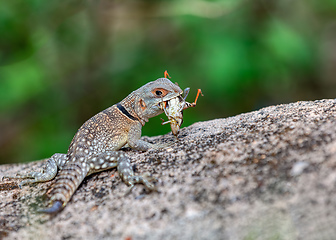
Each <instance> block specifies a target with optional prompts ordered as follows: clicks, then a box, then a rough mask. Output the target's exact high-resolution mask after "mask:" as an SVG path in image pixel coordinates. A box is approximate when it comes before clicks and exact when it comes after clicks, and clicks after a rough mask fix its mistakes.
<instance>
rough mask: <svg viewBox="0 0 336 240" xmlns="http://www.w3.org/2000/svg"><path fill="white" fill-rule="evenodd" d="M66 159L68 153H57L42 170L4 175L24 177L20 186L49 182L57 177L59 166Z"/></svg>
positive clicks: (16, 177)
mask: <svg viewBox="0 0 336 240" xmlns="http://www.w3.org/2000/svg"><path fill="white" fill-rule="evenodd" d="M66 160H67V155H66V154H60V153H56V154H54V155H53V156H51V157H50V158H49V159H48V161H47V162H46V164H45V165H44V166H43V169H42V170H41V171H40V172H29V173H25V174H21V173H17V175H16V176H4V178H8V179H24V180H23V181H21V182H20V183H19V187H20V188H22V186H23V185H26V184H30V183H38V182H47V181H50V180H52V179H54V178H55V176H56V174H57V170H58V168H61V167H62V165H64V163H65V161H66Z"/></svg>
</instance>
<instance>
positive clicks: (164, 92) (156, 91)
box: [152, 88, 169, 98]
mask: <svg viewBox="0 0 336 240" xmlns="http://www.w3.org/2000/svg"><path fill="white" fill-rule="evenodd" d="M152 93H153V95H154V96H155V97H157V98H162V97H164V96H166V95H167V94H168V93H169V91H167V90H166V89H164V88H154V89H153V90H152Z"/></svg>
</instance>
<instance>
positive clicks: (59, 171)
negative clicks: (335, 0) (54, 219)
mask: <svg viewBox="0 0 336 240" xmlns="http://www.w3.org/2000/svg"><path fill="white" fill-rule="evenodd" d="M165 76H166V74H165ZM182 93H183V91H182V90H181V88H180V87H179V86H178V85H177V84H174V83H172V82H171V81H170V80H169V79H167V78H166V77H164V78H158V79H157V80H155V81H152V82H149V83H147V84H145V85H144V86H142V87H140V88H139V89H137V90H135V91H133V92H132V93H130V94H129V95H128V96H127V97H126V98H124V99H123V100H122V101H120V102H119V103H117V104H115V105H113V106H111V107H109V108H107V109H105V110H103V111H102V112H100V113H98V114H96V115H95V116H93V117H92V118H90V119H89V120H87V121H86V122H85V123H84V124H83V125H82V126H81V127H80V128H79V130H78V131H77V133H76V134H75V136H74V137H73V139H72V141H71V143H70V146H69V148H68V151H67V153H66V154H61V153H56V154H54V155H52V156H51V157H50V158H49V159H48V160H47V162H46V164H45V165H44V166H43V170H42V171H41V172H29V173H27V174H17V176H15V177H6V178H19V179H24V180H23V181H21V182H20V183H19V187H20V188H21V187H22V186H23V185H25V184H31V183H38V182H47V181H50V180H52V179H54V178H55V183H54V185H53V187H52V189H51V192H50V195H51V197H50V204H49V207H47V208H45V209H40V210H39V211H38V212H40V213H47V214H55V213H58V212H59V211H61V210H62V209H63V208H64V207H65V206H66V205H67V203H68V202H69V201H70V199H71V197H72V196H73V194H74V193H75V191H76V190H77V188H78V187H79V185H80V184H81V182H82V181H83V180H84V178H85V177H86V176H88V175H90V174H93V173H96V172H100V171H103V170H107V169H110V168H117V171H118V173H119V176H120V177H121V179H122V181H123V182H125V183H126V184H127V185H129V186H130V189H131V188H132V187H133V186H134V185H135V184H144V185H145V187H147V188H148V189H149V190H156V188H155V185H154V183H153V178H151V177H150V176H149V174H144V175H135V173H134V171H133V168H132V165H131V161H130V158H129V157H128V156H127V154H126V153H125V152H123V151H118V150H120V149H121V148H122V147H124V146H125V145H128V146H129V147H131V148H132V149H134V150H138V151H147V150H149V149H160V148H164V147H167V144H151V143H149V142H146V141H144V140H141V139H140V137H141V128H142V126H144V125H145V123H146V122H148V120H149V118H152V117H154V116H157V115H159V114H161V113H163V112H164V110H163V109H162V107H160V106H159V105H160V103H161V104H162V103H163V102H167V101H169V100H171V99H173V98H176V97H178V96H181V95H182Z"/></svg>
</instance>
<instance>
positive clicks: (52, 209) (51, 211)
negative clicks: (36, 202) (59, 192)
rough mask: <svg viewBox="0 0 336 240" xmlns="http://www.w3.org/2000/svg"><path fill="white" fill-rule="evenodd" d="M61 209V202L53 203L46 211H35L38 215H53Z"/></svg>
mask: <svg viewBox="0 0 336 240" xmlns="http://www.w3.org/2000/svg"><path fill="white" fill-rule="evenodd" d="M62 209H63V202H62V201H54V202H53V205H52V206H51V207H50V208H46V209H39V210H37V212H38V213H47V214H55V213H58V212H60V211H61V210H62Z"/></svg>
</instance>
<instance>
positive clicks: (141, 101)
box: [139, 98, 147, 111]
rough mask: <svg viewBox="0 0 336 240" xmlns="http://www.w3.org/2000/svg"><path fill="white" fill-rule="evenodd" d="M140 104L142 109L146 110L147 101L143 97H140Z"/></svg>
mask: <svg viewBox="0 0 336 240" xmlns="http://www.w3.org/2000/svg"><path fill="white" fill-rule="evenodd" d="M139 104H140V107H141V109H142V111H144V110H145V109H146V108H147V106H146V103H145V101H144V100H143V99H142V98H141V99H140V101H139Z"/></svg>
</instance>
